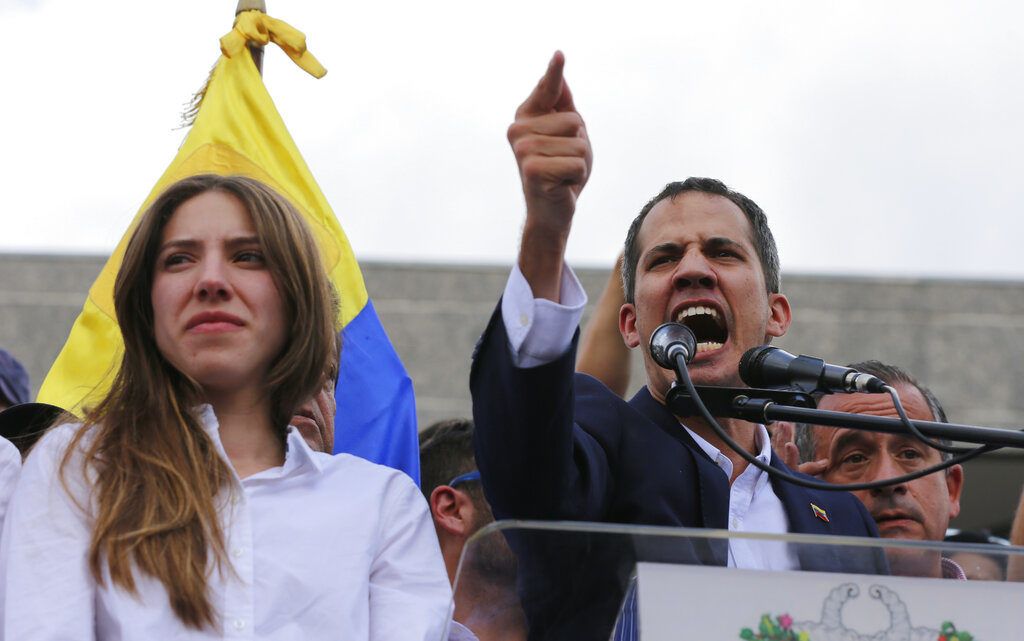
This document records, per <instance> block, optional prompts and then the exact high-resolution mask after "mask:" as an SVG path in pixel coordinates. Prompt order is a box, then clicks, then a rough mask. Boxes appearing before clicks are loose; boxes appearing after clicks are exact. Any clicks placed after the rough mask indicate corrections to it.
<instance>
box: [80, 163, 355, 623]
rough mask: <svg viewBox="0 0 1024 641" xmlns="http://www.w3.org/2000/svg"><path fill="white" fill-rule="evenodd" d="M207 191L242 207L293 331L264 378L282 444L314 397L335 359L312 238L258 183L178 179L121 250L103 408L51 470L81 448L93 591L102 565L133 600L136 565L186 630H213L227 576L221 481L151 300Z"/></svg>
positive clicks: (198, 397) (196, 390) (195, 391)
mask: <svg viewBox="0 0 1024 641" xmlns="http://www.w3.org/2000/svg"><path fill="white" fill-rule="evenodd" d="M207 191H221V192H225V193H228V194H231V195H233V196H235V197H237V198H238V199H239V200H240V201H241V202H242V204H243V205H244V206H245V208H246V210H247V211H248V212H249V214H250V216H251V217H252V222H253V226H254V227H255V229H256V234H257V236H258V237H259V243H260V248H261V250H262V251H263V253H264V256H265V258H266V262H267V268H268V269H269V270H270V273H271V276H272V278H273V280H274V283H275V285H276V286H277V289H278V291H279V293H280V295H281V299H282V301H283V304H284V305H285V308H286V309H285V317H286V319H287V321H288V323H289V327H293V326H295V324H296V323H298V322H301V324H302V325H301V327H295V330H294V331H290V332H289V333H288V337H287V340H286V343H285V346H284V347H283V348H282V350H281V352H280V354H279V355H278V356H277V357H276V359H275V360H274V361H273V363H272V364H271V366H270V369H269V371H268V373H267V376H266V382H265V383H266V387H265V389H266V390H267V393H268V394H269V395H270V401H271V408H272V409H271V419H272V424H273V425H274V426H275V428H277V429H279V430H280V433H281V435H282V438H283V435H284V431H285V429H286V427H287V425H288V420H289V419H290V418H291V416H292V415H293V413H294V411H295V410H296V408H298V407H299V406H300V405H301V404H302V402H304V401H305V400H306V399H308V398H309V397H310V396H312V395H313V394H314V393H315V392H316V390H318V389H319V387H320V385H321V382H322V380H323V374H324V372H325V370H326V369H327V367H328V365H329V362H330V361H331V359H333V358H334V356H333V354H334V352H335V350H336V340H337V339H336V330H337V327H336V323H335V319H336V309H337V302H336V300H335V298H334V296H333V291H332V288H331V285H330V282H329V280H328V278H327V275H326V273H325V271H324V268H323V265H322V264H321V260H320V255H319V251H318V249H317V246H316V243H315V241H314V240H313V236H312V233H311V232H310V231H309V229H308V228H307V227H306V224H305V222H304V221H303V220H302V218H301V216H300V215H299V214H298V212H297V211H296V210H295V208H294V207H292V205H291V204H290V203H288V201H287V200H285V199H284V198H283V197H282V196H280V195H279V194H277V193H276V192H274V191H273V190H271V189H270V188H269V187H267V186H266V185H264V184H262V183H260V182H258V181H255V180H252V179H250V178H245V177H241V176H231V177H221V176H214V175H201V176H194V177H191V178H186V179H184V180H182V181H180V182H178V183H175V184H174V185H172V186H171V187H169V188H168V189H167V191H165V192H164V193H163V194H162V195H161V196H159V197H158V198H157V199H156V200H155V201H154V202H153V204H152V205H151V206H150V207H149V209H148V210H146V212H145V213H144V214H143V216H142V218H141V219H140V221H139V224H138V226H137V228H136V230H135V232H134V233H133V235H132V237H131V240H130V241H129V243H128V246H127V248H126V250H125V255H124V260H123V262H122V263H121V269H120V270H119V271H118V274H117V280H116V282H115V285H114V308H115V310H116V312H117V321H118V324H119V325H120V329H121V334H122V336H123V338H124V355H123V358H122V360H121V366H120V369H119V370H118V372H117V374H116V377H115V379H114V381H113V384H112V386H111V388H110V391H109V392H108V393H107V395H106V397H105V398H104V399H103V400H102V401H100V402H99V403H98V404H97V405H96V407H94V408H91V409H89V410H87V411H86V417H85V424H84V426H83V428H82V429H81V430H79V431H78V432H77V434H76V435H75V437H74V439H73V440H72V442H71V445H70V446H69V448H68V450H67V452H66V454H65V456H64V459H63V463H62V466H61V473H62V479H63V478H64V476H63V475H64V472H65V470H66V469H67V467H68V465H69V462H70V461H71V460H72V458H73V457H72V454H73V453H74V452H75V451H76V450H79V449H81V450H82V452H83V453H84V463H83V465H84V466H86V467H87V468H88V469H89V471H90V472H92V474H91V475H90V477H92V478H95V485H94V487H93V494H92V497H91V498H92V505H93V506H94V509H95V514H94V521H93V528H92V540H91V543H90V546H89V556H88V561H89V568H90V570H91V572H92V575H93V577H94V579H95V580H96V581H97V583H102V582H103V573H102V569H103V563H104V562H105V563H106V564H107V566H108V568H109V571H110V579H111V581H112V583H114V584H115V585H118V586H120V587H122V588H124V589H125V590H126V591H128V592H130V593H133V594H134V593H137V588H136V583H135V577H134V576H133V566H134V568H137V569H138V571H140V572H142V573H144V574H148V575H150V576H152V577H154V578H156V579H157V580H159V581H160V582H161V583H162V584H163V586H164V588H165V589H166V591H167V594H168V596H169V599H170V605H171V608H172V609H173V611H174V613H175V615H176V616H177V617H178V619H180V620H181V622H182V623H183V624H184V625H186V626H188V627H191V628H195V629H201V628H204V627H210V626H213V625H215V624H216V622H217V620H218V619H217V613H216V612H215V611H214V608H213V606H212V604H211V603H210V598H209V579H210V576H211V574H212V572H213V571H214V570H217V571H225V570H227V569H230V564H229V563H228V562H227V557H226V554H225V543H224V533H223V531H222V529H221V526H220V521H219V519H218V513H217V506H216V504H215V497H216V496H217V494H218V492H221V491H222V490H224V489H225V488H227V487H228V482H229V480H230V478H231V471H230V469H229V467H228V464H227V463H226V462H225V461H224V459H222V458H221V456H220V455H219V454H218V452H217V449H216V447H215V445H214V443H213V441H212V440H211V438H210V437H209V436H208V435H207V433H206V432H205V431H204V429H203V427H202V425H201V424H200V422H199V420H198V418H197V416H196V414H195V408H196V407H197V405H199V404H200V403H202V402H203V391H202V389H201V387H200V386H199V384H198V383H196V382H195V381H193V380H191V379H190V378H189V377H188V376H186V375H184V374H182V373H181V372H179V371H177V370H176V369H174V368H173V367H172V366H171V365H170V363H169V362H168V361H167V360H166V359H165V358H164V357H163V356H162V355H161V353H160V351H159V350H158V349H157V345H156V340H155V338H154V321H153V305H152V302H151V295H150V290H151V286H152V282H153V276H154V269H155V267H154V262H155V259H156V255H157V253H158V247H159V243H160V238H161V233H162V231H163V228H164V226H165V225H166V223H167V221H168V220H169V219H170V217H171V216H172V215H173V214H174V212H175V211H176V210H177V209H178V207H179V206H180V205H181V204H183V203H184V202H185V201H187V200H189V199H191V198H193V197H195V196H198V195H199V194H202V193H204V192H207ZM86 434H88V435H89V438H88V439H86V440H84V441H83V440H82V439H83V437H84V436H85V435H86ZM82 471H83V473H84V472H85V469H83V470H82ZM65 487H67V483H66V482H65ZM211 555H212V558H211Z"/></svg>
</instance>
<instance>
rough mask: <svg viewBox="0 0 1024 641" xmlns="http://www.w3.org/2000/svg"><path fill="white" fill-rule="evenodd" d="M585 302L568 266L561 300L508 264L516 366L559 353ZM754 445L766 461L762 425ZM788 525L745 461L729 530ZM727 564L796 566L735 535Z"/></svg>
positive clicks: (708, 449) (775, 529) (710, 450)
mask: <svg viewBox="0 0 1024 641" xmlns="http://www.w3.org/2000/svg"><path fill="white" fill-rule="evenodd" d="M586 303H587V294H586V292H585V291H583V287H582V286H581V285H580V282H579V279H577V278H576V274H574V273H573V271H572V269H571V268H570V267H569V266H568V265H565V267H564V269H563V271H562V281H561V304H559V303H554V302H552V301H549V300H545V299H536V298H534V297H533V291H532V290H531V289H530V284H529V283H528V282H527V281H526V278H525V277H524V276H523V274H522V272H521V271H519V265H518V264H516V265H513V267H512V273H511V274H510V275H509V278H508V283H507V284H506V285H505V293H504V294H503V296H502V299H501V317H502V321H503V323H504V325H505V333H506V334H507V335H508V337H509V350H510V351H511V353H512V360H513V362H514V363H515V364H516V366H517V367H524V368H525V367H536V366H538V365H543V364H546V363H550V362H552V361H554V360H555V359H557V358H558V357H560V356H562V355H563V354H565V353H566V351H568V350H569V348H570V347H571V345H572V337H573V335H574V334H575V332H576V326H577V325H578V324H579V322H580V318H581V317H582V316H583V307H584V306H585V305H586ZM682 427H683V428H684V429H686V431H687V432H689V433H690V436H692V437H693V439H694V440H695V441H696V442H697V445H698V446H700V448H701V449H702V450H704V452H705V453H706V454H707V455H708V456H709V457H711V460H712V461H714V462H715V463H716V464H717V465H718V466H719V467H720V468H721V469H722V472H723V473H724V474H725V475H726V478H727V479H728V478H732V461H730V460H729V458H728V457H727V456H725V455H724V454H722V453H721V452H720V451H719V450H718V448H716V447H715V446H713V445H711V443H708V442H707V441H706V440H705V439H703V438H701V437H700V436H699V435H697V433H696V432H694V431H693V430H691V429H690V428H688V427H686V426H682ZM757 445H758V447H759V448H760V453H759V454H758V457H757V458H758V459H760V460H761V461H763V462H765V463H768V462H769V461H770V460H771V442H770V440H769V438H768V431H767V430H766V429H765V428H764V426H763V425H759V426H758V432H757ZM788 526H789V520H788V519H787V518H786V512H785V509H784V507H783V505H782V501H780V500H779V497H778V496H777V495H776V494H775V491H774V490H773V489H772V486H771V483H770V482H769V478H768V475H767V474H765V473H764V472H763V471H761V470H760V469H758V468H756V467H754V466H753V465H748V466H747V469H745V470H743V473H742V474H740V475H739V476H738V477H737V478H736V480H735V481H733V483H732V484H731V486H730V489H729V530H730V531H733V532H769V533H779V534H783V533H785V532H787V531H788V530H789V527H788ZM729 565H730V566H732V567H739V568H749V569H764V570H792V569H796V568H798V567H799V563H798V561H797V558H796V556H795V554H794V553H793V552H792V551H791V550H790V549H789V546H787V545H786V544H784V543H778V542H769V541H741V540H738V539H737V540H733V541H730V544H729Z"/></svg>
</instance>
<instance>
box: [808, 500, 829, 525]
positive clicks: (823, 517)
mask: <svg viewBox="0 0 1024 641" xmlns="http://www.w3.org/2000/svg"><path fill="white" fill-rule="evenodd" d="M811 512H814V516H816V517H817V518H819V519H821V520H822V521H824V522H826V523H828V512H826V511H825V510H823V509H821V508H820V507H818V506H817V505H815V504H814V503H811Z"/></svg>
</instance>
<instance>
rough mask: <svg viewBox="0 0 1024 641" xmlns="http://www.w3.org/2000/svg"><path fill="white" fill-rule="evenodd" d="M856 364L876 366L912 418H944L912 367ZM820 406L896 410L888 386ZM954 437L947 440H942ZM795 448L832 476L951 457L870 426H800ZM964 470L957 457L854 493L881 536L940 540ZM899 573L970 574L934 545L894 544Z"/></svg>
mask: <svg viewBox="0 0 1024 641" xmlns="http://www.w3.org/2000/svg"><path fill="white" fill-rule="evenodd" d="M850 367H851V368H853V369H855V370H857V371H859V372H863V373H865V374H871V375H872V376H876V377H878V378H880V379H881V380H882V381H884V382H885V383H886V384H887V385H890V386H892V387H894V388H896V391H897V392H898V393H899V397H900V400H901V401H902V403H903V407H904V409H905V410H906V412H907V416H908V417H909V418H910V419H911V420H918V421H937V422H941V423H945V422H946V414H945V412H944V411H943V409H942V405H941V404H940V403H939V400H938V399H937V398H935V395H934V394H932V393H931V391H930V390H929V389H928V388H927V387H925V386H924V385H922V384H921V383H919V382H918V381H917V379H915V378H914V377H913V376H911V375H910V374H909V373H908V372H906V371H904V370H902V369H900V368H898V367H894V366H892V365H886V364H884V363H880V362H879V361H865V362H863V363H854V364H853V365H850ZM818 407H819V408H820V409H823V410H830V411H833V412H850V413H854V414H871V415H874V416H887V417H890V418H898V417H899V415H898V414H897V413H896V408H895V407H894V406H893V404H892V399H891V398H890V397H889V395H888V394H830V395H826V396H824V397H822V398H821V399H820V400H819V401H818ZM940 442H941V443H943V444H944V445H949V442H948V441H940ZM795 444H796V449H798V450H799V455H800V460H801V461H803V462H804V465H803V466H801V468H800V470H801V471H803V472H804V473H812V474H818V475H819V476H820V477H821V478H822V479H824V480H826V481H829V482H830V483H863V482H868V481H879V480H884V479H888V478H893V477H896V476H902V475H904V474H909V473H912V472H915V471H917V470H921V469H924V468H926V467H930V466H932V465H935V464H937V463H939V462H940V461H942V460H946V459H948V458H949V454H947V453H944V452H941V451H939V450H936V449H934V448H932V447H929V446H928V445H926V444H925V443H922V442H921V441H919V440H917V439H915V438H913V437H912V436H905V435H902V434H885V433H881V432H868V431H865V430H857V429H848V428H838V427H824V426H817V425H815V426H810V425H804V424H798V425H797V426H796V439H795ZM963 483H964V471H963V467H961V466H960V465H954V466H952V467H950V468H948V469H946V470H945V471H939V472H935V473H934V474H929V475H927V476H924V477H922V478H919V479H916V480H913V481H909V482H906V483H898V484H895V485H890V486H886V487H882V488H878V489H874V490H860V491H857V492H854V494H855V495H856V496H857V498H859V499H860V500H861V502H863V503H864V506H865V507H866V508H867V509H868V512H870V513H871V516H872V518H874V520H875V523H876V524H877V525H878V532H879V534H880V535H881V536H882V537H883V538H889V539H911V540H917V541H942V540H943V537H944V536H945V534H946V528H948V527H949V521H950V519H952V518H954V517H955V516H956V515H957V514H959V513H960V494H961V492H962V491H963ZM887 556H888V557H889V563H890V565H891V568H892V572H893V574H900V575H904V576H919V577H935V578H939V577H942V578H948V579H964V578H966V577H965V576H964V571H963V569H962V568H960V566H959V565H957V564H956V563H954V562H953V561H952V560H950V559H947V558H945V557H942V555H941V554H940V553H939V552H938V551H937V550H936V551H928V552H927V553H922V552H921V551H920V550H908V549H889V550H887Z"/></svg>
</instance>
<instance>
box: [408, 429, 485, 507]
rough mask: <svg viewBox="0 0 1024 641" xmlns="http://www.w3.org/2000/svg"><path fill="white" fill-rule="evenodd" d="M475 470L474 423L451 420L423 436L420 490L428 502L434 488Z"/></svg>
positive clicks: (424, 433)
mask: <svg viewBox="0 0 1024 641" xmlns="http://www.w3.org/2000/svg"><path fill="white" fill-rule="evenodd" d="M475 469H476V458H475V457H474V455H473V421H471V420H469V419H466V418H452V419H447V420H443V421H438V422H436V423H434V424H432V425H431V426H430V427H428V428H427V429H425V430H423V431H422V432H420V488H421V489H422V490H423V495H424V496H426V497H427V498H428V499H429V498H430V493H431V492H433V491H434V488H436V487H438V486H439V485H444V484H445V483H447V482H448V481H450V480H452V479H453V478H455V477H456V476H458V475H460V474H465V473H466V472H472V471H473V470H475Z"/></svg>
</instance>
